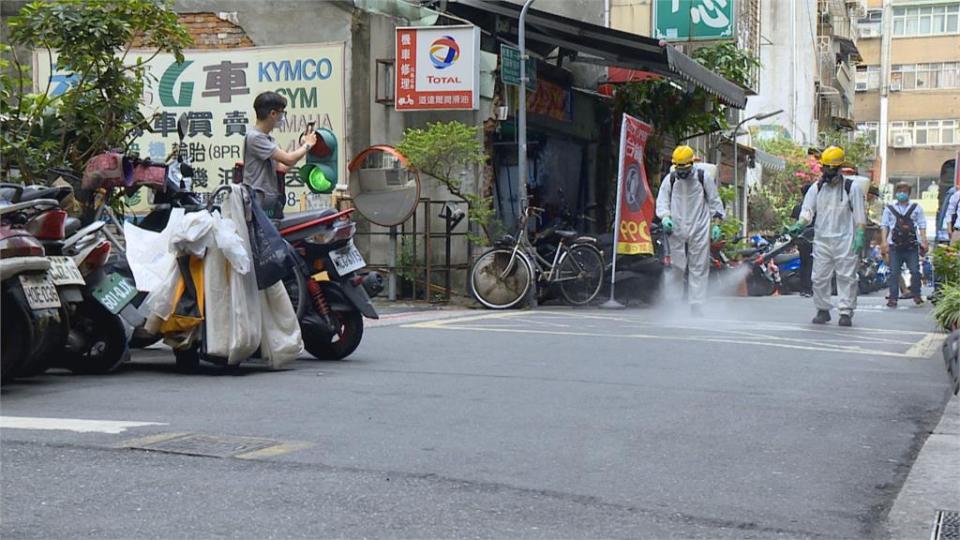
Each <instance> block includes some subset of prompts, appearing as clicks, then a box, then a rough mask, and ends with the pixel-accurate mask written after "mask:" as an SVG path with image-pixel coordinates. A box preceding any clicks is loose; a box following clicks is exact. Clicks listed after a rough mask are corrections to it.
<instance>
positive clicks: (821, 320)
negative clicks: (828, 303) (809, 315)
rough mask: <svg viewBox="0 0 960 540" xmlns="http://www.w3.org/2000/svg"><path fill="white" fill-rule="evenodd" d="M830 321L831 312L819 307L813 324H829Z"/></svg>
mask: <svg viewBox="0 0 960 540" xmlns="http://www.w3.org/2000/svg"><path fill="white" fill-rule="evenodd" d="M828 322H830V312H829V311H827V310H825V309H818V310H817V316H816V317H814V318H813V324H827V323H828Z"/></svg>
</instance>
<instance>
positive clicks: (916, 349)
mask: <svg viewBox="0 0 960 540" xmlns="http://www.w3.org/2000/svg"><path fill="white" fill-rule="evenodd" d="M946 338H947V336H946V334H935V333H930V334H927V335H925V336H923V339H921V340H920V341H918V342H916V343H914V344H913V346H912V347H910V348H909V349H907V352H906V354H908V355H911V356H914V357H916V358H929V357H930V355H932V354H934V353H935V352H937V351H938V350H939V349H940V347H941V346H942V345H943V340H944V339H946Z"/></svg>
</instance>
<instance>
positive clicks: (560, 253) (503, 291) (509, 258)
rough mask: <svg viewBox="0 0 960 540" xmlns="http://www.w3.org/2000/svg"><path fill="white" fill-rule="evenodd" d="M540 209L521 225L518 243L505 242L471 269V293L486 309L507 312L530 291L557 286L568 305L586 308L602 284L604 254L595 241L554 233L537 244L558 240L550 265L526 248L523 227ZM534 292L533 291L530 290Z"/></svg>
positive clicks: (527, 213)
mask: <svg viewBox="0 0 960 540" xmlns="http://www.w3.org/2000/svg"><path fill="white" fill-rule="evenodd" d="M542 212H543V210H542V209H540V208H534V207H528V208H527V209H526V210H525V211H524V215H523V218H522V219H521V220H520V225H519V230H518V234H517V237H516V239H514V238H513V237H511V236H506V237H504V238H503V239H501V240H500V241H499V242H498V243H497V245H496V246H495V247H494V248H492V249H490V250H488V251H487V252H485V253H484V254H483V255H481V256H480V257H479V258H478V259H477V260H476V262H474V263H473V266H472V267H471V268H470V291H471V293H472V294H473V296H474V298H476V299H477V301H478V302H480V303H481V304H483V305H484V306H485V307H487V308H490V309H509V308H512V307H514V306H516V305H517V304H519V303H520V301H521V300H523V299H524V297H526V295H527V294H528V293H529V292H530V287H534V288H536V287H537V286H539V285H540V284H543V286H547V287H550V286H554V285H556V286H558V288H559V289H560V293H561V295H562V296H563V299H564V301H566V302H567V303H568V304H570V305H574V306H582V305H585V304H589V303H590V302H591V301H592V300H593V299H594V298H596V296H597V294H598V293H599V292H600V287H601V285H602V284H603V266H604V263H603V253H602V252H601V251H600V250H599V249H597V247H596V246H595V245H594V242H595V240H594V239H592V238H589V237H584V236H581V235H580V234H579V233H577V232H576V231H570V230H561V229H554V230H549V231H548V233H547V234H542V235H540V239H544V238H546V237H552V236H555V237H557V238H559V243H558V244H557V248H556V250H555V251H554V252H553V259H552V260H550V259H547V258H546V257H544V256H543V255H541V253H540V252H538V250H537V249H536V246H535V245H534V244H533V243H531V242H530V239H529V237H528V235H527V232H526V230H527V223H528V221H529V219H530V215H531V214H537V215H539V214H541V213H542ZM534 290H536V289H534Z"/></svg>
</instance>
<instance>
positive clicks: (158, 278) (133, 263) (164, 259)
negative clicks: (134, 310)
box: [123, 208, 184, 293]
mask: <svg viewBox="0 0 960 540" xmlns="http://www.w3.org/2000/svg"><path fill="white" fill-rule="evenodd" d="M183 215H184V211H183V209H182V208H174V209H173V210H172V211H171V212H170V219H169V220H168V222H167V226H166V227H165V228H164V229H163V231H162V232H153V231H148V230H146V229H141V228H140V227H137V226H136V225H134V224H132V223H130V222H129V221H125V222H123V237H124V239H125V240H126V246H127V254H126V256H127V264H128V265H129V266H130V271H131V272H133V279H134V281H135V282H136V285H137V289H138V290H141V291H143V292H148V293H149V292H152V291H153V290H155V289H156V288H158V287H159V286H160V285H162V284H163V283H164V281H166V279H167V277H169V276H170V274H172V273H175V272H176V269H177V260H176V259H177V258H176V255H174V254H173V253H172V252H171V251H170V235H171V233H172V231H173V230H175V229H177V228H178V227H179V224H180V220H182V219H183Z"/></svg>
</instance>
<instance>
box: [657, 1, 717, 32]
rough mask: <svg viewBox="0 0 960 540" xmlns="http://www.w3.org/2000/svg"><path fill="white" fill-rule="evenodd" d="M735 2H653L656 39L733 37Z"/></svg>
mask: <svg viewBox="0 0 960 540" xmlns="http://www.w3.org/2000/svg"><path fill="white" fill-rule="evenodd" d="M735 3H736V0H654V2H653V20H654V36H655V37H656V38H657V39H664V40H667V41H703V40H716V39H728V38H732V37H733V29H734V26H733V25H734V24H735V21H734V14H735V13H736V11H735V10H734V4H735Z"/></svg>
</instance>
